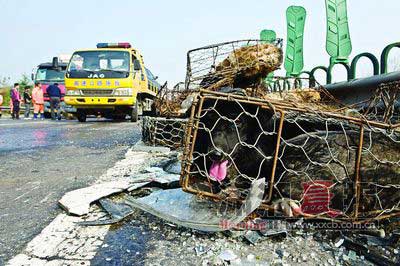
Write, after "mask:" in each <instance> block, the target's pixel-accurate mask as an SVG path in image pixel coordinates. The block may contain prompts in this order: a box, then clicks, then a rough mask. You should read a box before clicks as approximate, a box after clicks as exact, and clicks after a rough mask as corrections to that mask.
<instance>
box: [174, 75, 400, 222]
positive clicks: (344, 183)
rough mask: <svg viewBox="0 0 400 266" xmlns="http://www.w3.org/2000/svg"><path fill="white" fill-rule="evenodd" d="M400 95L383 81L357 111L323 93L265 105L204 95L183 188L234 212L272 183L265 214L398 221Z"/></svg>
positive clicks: (189, 136) (193, 124)
mask: <svg viewBox="0 0 400 266" xmlns="http://www.w3.org/2000/svg"><path fill="white" fill-rule="evenodd" d="M398 91H399V85H398V84H397V83H396V84H384V85H382V86H380V87H379V89H378V90H377V91H376V94H375V95H374V96H373V97H372V98H371V99H370V100H369V101H368V102H365V103H362V104H359V105H354V106H352V107H351V108H349V107H344V106H342V105H341V104H340V103H338V102H336V101H335V100H334V99H333V98H332V97H331V96H330V95H329V93H327V92H326V91H324V90H323V89H320V90H318V97H317V98H315V96H314V93H315V90H299V91H294V92H293V93H288V94H284V95H279V97H276V94H275V95H272V94H271V95H269V96H268V97H266V98H264V99H259V98H258V99H257V98H249V97H243V96H238V95H235V94H226V93H218V92H211V91H202V92H201V94H200V96H199V98H198V99H197V102H196V104H195V105H194V106H193V109H192V115H191V118H190V119H189V122H188V127H187V132H186V144H185V150H184V163H183V168H184V171H183V172H182V177H181V178H182V179H181V183H182V186H183V189H184V190H185V191H188V192H191V193H195V194H198V195H201V196H206V197H211V198H213V199H215V200H218V201H219V202H221V203H223V204H226V205H227V206H228V205H232V204H235V203H237V202H241V201H242V200H243V199H244V198H245V197H246V196H247V195H248V191H249V187H250V185H251V183H252V182H253V181H254V180H256V179H259V178H262V177H265V178H266V180H267V183H266V187H265V194H264V200H263V204H262V205H261V209H264V210H269V211H273V213H274V215H278V216H279V215H284V216H285V217H286V216H292V215H300V216H305V217H314V218H328V219H346V220H347V219H352V220H354V219H356V220H362V219H381V218H386V217H389V216H392V215H398V214H399V211H400V206H399V204H400V193H399V189H400V153H399V151H400V137H399V136H400V135H399V130H398V128H399V126H398V118H397V116H396V113H397V112H396V111H397V108H398V106H397V104H398V103H397V96H398ZM310 95H311V96H310ZM327 103H330V104H329V105H328V104H327ZM224 171H226V174H225V173H224Z"/></svg>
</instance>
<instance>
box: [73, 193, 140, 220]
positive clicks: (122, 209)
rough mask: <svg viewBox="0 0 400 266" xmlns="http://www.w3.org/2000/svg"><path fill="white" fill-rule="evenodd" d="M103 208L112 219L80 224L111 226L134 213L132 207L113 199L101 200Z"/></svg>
mask: <svg viewBox="0 0 400 266" xmlns="http://www.w3.org/2000/svg"><path fill="white" fill-rule="evenodd" d="M99 203H100V205H101V207H102V208H103V209H104V210H105V211H106V212H107V213H108V214H109V215H110V217H111V219H106V220H95V221H85V222H80V223H78V224H79V225H85V226H96V225H110V224H115V223H118V222H121V221H122V220H123V219H125V218H126V217H128V216H129V215H131V214H132V213H133V210H132V207H130V206H129V205H127V204H124V203H117V202H113V201H112V200H111V199H108V198H103V199H100V200H99Z"/></svg>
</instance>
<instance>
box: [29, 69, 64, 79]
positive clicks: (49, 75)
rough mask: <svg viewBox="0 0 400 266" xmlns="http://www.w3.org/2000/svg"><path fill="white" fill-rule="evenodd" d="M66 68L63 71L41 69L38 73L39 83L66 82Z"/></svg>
mask: <svg viewBox="0 0 400 266" xmlns="http://www.w3.org/2000/svg"><path fill="white" fill-rule="evenodd" d="M64 76H65V67H64V69H62V70H57V69H52V68H39V69H38V70H37V72H36V80H37V81H64Z"/></svg>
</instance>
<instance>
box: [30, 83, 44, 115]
mask: <svg viewBox="0 0 400 266" xmlns="http://www.w3.org/2000/svg"><path fill="white" fill-rule="evenodd" d="M32 102H33V119H34V120H37V119H38V114H39V113H40V119H42V120H44V99H43V90H42V88H41V85H40V83H39V82H36V83H35V87H34V88H33V90H32Z"/></svg>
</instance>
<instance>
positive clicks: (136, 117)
mask: <svg viewBox="0 0 400 266" xmlns="http://www.w3.org/2000/svg"><path fill="white" fill-rule="evenodd" d="M138 120H139V104H138V100H137V99H136V102H135V106H134V107H133V108H132V111H131V122H137V121H138Z"/></svg>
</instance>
